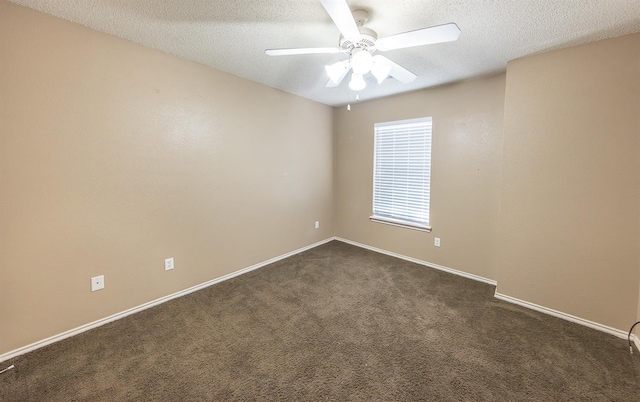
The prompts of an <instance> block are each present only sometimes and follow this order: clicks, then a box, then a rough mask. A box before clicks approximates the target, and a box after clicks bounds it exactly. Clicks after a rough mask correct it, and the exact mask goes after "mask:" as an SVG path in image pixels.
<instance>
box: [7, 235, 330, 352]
mask: <svg viewBox="0 0 640 402" xmlns="http://www.w3.org/2000/svg"><path fill="white" fill-rule="evenodd" d="M332 240H335V237H330V238H328V239H325V240H322V241H319V242H317V243H313V244H310V245H308V246H306V247H302V248H299V249H297V250H294V251H291V252H289V253H286V254H282V255H279V256H277V257H274V258H271V259H269V260H266V261H262V262H259V263H257V264H255V265H252V266H250V267H246V268H243V269H241V270H238V271H235V272H232V273H230V274H227V275H224V276H221V277H219V278H216V279H212V280H210V281H207V282H204V283H201V284H199V285H195V286H192V287H190V288H187V289H184V290H181V291H179V292H176V293H173V294H170V295H168V296H164V297H161V298H159V299H156V300H153V301H150V302H147V303H144V304H141V305H139V306H136V307H133V308H130V309H128V310H125V311H122V312H120V313H116V314H113V315H110V316H108V317H105V318H102V319H100V320H97V321H94V322H91V323H89V324H85V325H81V326H79V327H77V328H74V329H71V330H69V331H65V332H63V333H61V334H58V335H54V336H51V337H49V338H46V339H43V340H41V341H38V342H34V343H32V344H30V345H27V346H23V347H21V348H18V349H15V350H12V351H10V352H7V353H4V354H2V355H0V362H3V361H5V360H9V359H12V358H14V357H17V356H20V355H22V354H25V353H28V352H31V351H33V350H36V349H39V348H41V347H43V346H46V345H49V344H52V343H54V342H58V341H61V340H63V339H66V338H69V337H72V336H74V335H78V334H80V333H82V332H85V331H88V330H90V329H93V328H96V327H99V326H101V325H104V324H108V323H110V322H112V321H116V320H119V319H121V318H124V317H126V316H128V315H131V314H135V313H138V312H140V311H142V310H146V309H148V308H150V307H153V306H157V305H158V304H161V303H164V302H167V301H169V300H171V299H175V298H178V297H181V296H184V295H188V294H189V293H193V292H195V291H198V290H200V289H204V288H206V287H209V286H211V285H215V284H216V283H220V282H223V281H226V280H228V279H231V278H235V277H236V276H239V275H242V274H246V273H247V272H250V271H253V270H255V269H258V268H262V267H264V266H265V265H269V264H272V263H274V262H276V261H280V260H282V259H285V258H287V257H291V256H292V255H295V254H299V253H302V252H303V251H307V250H310V249H312V248H315V247H318V246H320V245H322V244H325V243H328V242H330V241H332Z"/></svg>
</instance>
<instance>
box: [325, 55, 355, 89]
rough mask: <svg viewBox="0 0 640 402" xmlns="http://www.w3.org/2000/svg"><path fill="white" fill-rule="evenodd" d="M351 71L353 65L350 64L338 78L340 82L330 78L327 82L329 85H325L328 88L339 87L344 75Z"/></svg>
mask: <svg viewBox="0 0 640 402" xmlns="http://www.w3.org/2000/svg"><path fill="white" fill-rule="evenodd" d="M347 63H349V62H348V61H347ZM349 71H351V66H349V67H347V68H345V69H344V73H343V74H342V75H341V76H340V78H339V79H338V82H333V81H332V80H329V81H328V82H327V85H325V87H327V88H335V87H337V86H338V85H340V83H341V82H342V80H344V77H346V76H347V74H349Z"/></svg>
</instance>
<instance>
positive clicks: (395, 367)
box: [0, 241, 640, 401]
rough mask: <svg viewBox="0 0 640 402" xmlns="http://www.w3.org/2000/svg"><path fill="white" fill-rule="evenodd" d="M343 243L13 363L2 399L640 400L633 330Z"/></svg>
mask: <svg viewBox="0 0 640 402" xmlns="http://www.w3.org/2000/svg"><path fill="white" fill-rule="evenodd" d="M493 292H494V288H493V287H492V286H489V285H485V284H482V283H478V282H475V281H472V280H468V279H465V278H461V277H458V276H454V275H451V274H447V273H443V272H440V271H437V270H434V269H430V268H427V267H424V266H420V265H416V264H413V263H410V262H406V261H403V260H399V259H395V258H392V257H388V256H385V255H381V254H377V253H374V252H371V251H368V250H364V249H360V248H358V247H354V246H351V245H348V244H345V243H341V242H337V241H334V242H331V243H328V244H325V245H323V246H320V247H317V248H315V249H312V250H309V251H306V252H304V253H302V254H298V255H296V256H293V257H290V258H287V259H285V260H282V261H280V262H277V263H275V264H272V265H269V266H267V267H264V268H262V269H259V270H256V271H253V272H251V273H248V274H245V275H242V276H240V277H236V278H234V279H231V280H229V281H226V282H223V283H220V284H217V285H214V286H212V287H209V288H207V289H204V290H201V291H199V292H196V293H192V294H190V295H188V296H185V297H182V298H179V299H176V300H173V301H170V302H167V303H165V304H162V305H160V306H156V307H153V308H151V309H148V310H145V311H143V312H141V313H138V314H135V315H132V316H129V317H126V318H124V319H122V320H119V321H116V322H113V323H110V324H107V325H105V326H102V327H100V328H97V329H94V330H91V331H89V332H86V333H83V334H81V335H78V336H75V337H73V338H69V339H66V340H64V341H61V342H58V343H55V344H53V345H50V346H47V347H44V348H42V349H39V350H37V351H35V352H32V353H29V354H26V355H23V356H20V357H18V358H16V359H13V360H12V361H8V362H4V363H3V364H2V365H0V366H2V367H6V366H8V365H9V364H15V366H16V369H15V370H12V371H10V372H8V373H5V374H2V375H0V400H2V401H27V400H28V401H72V400H108V401H115V400H117V401H141V400H158V401H160V400H162V401H173V400H176V401H177V400H181V401H192V400H211V401H227V400H296V401H316V400H329V401H364V400H367V401H369V400H386V401H390V400H393V401H407V400H433V401H445V400H452V401H459V400H474V401H478V400H498V401H519V400H536V401H538V400H547V401H560V400H619V401H631V400H640V354H634V355H633V356H630V355H629V350H628V347H627V345H626V341H625V340H621V339H618V338H615V337H613V336H610V335H607V334H604V333H601V332H598V331H595V330H591V329H589V328H586V327H583V326H580V325H576V324H572V323H569V322H566V321H563V320H560V319H556V318H553V317H550V316H547V315H544V314H540V313H537V312H534V311H530V310H527V309H524V308H521V307H518V306H515V305H512V304H508V303H505V302H502V301H499V300H496V299H495V298H494V297H493Z"/></svg>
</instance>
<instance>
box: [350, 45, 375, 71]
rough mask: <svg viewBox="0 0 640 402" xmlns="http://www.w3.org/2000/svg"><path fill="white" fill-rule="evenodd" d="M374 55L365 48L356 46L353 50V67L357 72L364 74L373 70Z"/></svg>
mask: <svg viewBox="0 0 640 402" xmlns="http://www.w3.org/2000/svg"><path fill="white" fill-rule="evenodd" d="M372 65H373V56H371V53H369V52H368V51H367V50H365V49H361V48H355V49H353V52H351V68H352V69H353V72H354V73H356V74H360V75H364V74H366V73H368V72H369V71H371V66H372Z"/></svg>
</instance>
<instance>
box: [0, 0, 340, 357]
mask: <svg viewBox="0 0 640 402" xmlns="http://www.w3.org/2000/svg"><path fill="white" fill-rule="evenodd" d="M0 30H1V31H0V61H1V63H2V66H1V72H0V96H1V98H0V189H1V193H0V239H1V242H0V317H1V318H0V322H1V323H0V354H2V353H5V352H8V351H10V350H13V349H15V348H18V347H22V346H25V345H27V344H29V343H31V342H34V341H38V340H41V339H43V338H46V337H48V336H52V335H55V334H58V333H61V332H63V331H66V330H69V329H71V328H74V327H76V326H79V325H82V324H86V323H89V322H91V321H94V320H97V319H100V318H103V317H105V316H108V315H111V314H114V313H117V312H120V311H123V310H125V309H128V308H131V307H134V306H137V305H140V304H142V303H145V302H148V301H150V300H154V299H156V298H158V297H161V296H165V295H168V294H171V293H173V292H176V291H179V290H182V289H185V288H187V287H190V286H193V285H196V284H199V283H202V282H205V281H207V280H211V279H213V278H216V277H219V276H221V275H224V274H227V273H230V272H233V271H236V270H238V269H241V268H244V267H247V266H250V265H252V264H255V263H258V262H261V261H264V260H267V259H269V258H272V257H275V256H278V255H281V254H283V253H287V252H290V251H293V250H295V249H298V248H300V247H303V246H306V245H309V244H312V243H314V242H317V241H320V240H323V239H326V238H328V237H330V236H332V235H333V232H334V230H333V210H332V203H333V194H332V191H333V190H332V186H333V184H332V182H333V180H332V174H333V173H332V164H333V134H332V109H331V108H329V107H327V106H324V105H320V104H317V103H314V102H311V101H308V100H305V99H302V98H299V97H296V96H293V95H289V94H286V93H284V92H280V91H277V90H274V89H270V88H267V87H265V86H262V85H259V84H256V83H252V82H249V81H247V80H243V79H240V78H237V77H234V76H231V75H229V74H224V73H221V72H218V71H214V70H212V69H210V68H208V67H205V66H202V65H198V64H196V63H192V62H187V61H183V60H180V59H178V58H175V57H173V56H169V55H167V54H163V53H161V52H158V51H154V50H150V49H147V48H144V47H142V46H138V45H135V44H133V43H130V42H127V41H124V40H121V39H117V38H115V37H111V36H108V35H105V34H102V33H98V32H96V31H93V30H90V29H88V28H85V27H82V26H79V25H75V24H72V23H69V22H66V21H63V20H61V19H57V18H54V17H51V16H47V15H45V14H41V13H39V12H35V11H31V10H29V9H26V8H22V7H20V6H16V5H12V4H9V3H6V2H0ZM315 220H320V222H321V228H320V229H318V230H315V229H314V221H315ZM168 257H174V258H175V264H176V268H175V270H174V271H170V272H165V271H164V259H165V258H168ZM99 274H104V275H105V276H106V288H105V290H102V291H99V292H95V293H91V292H90V290H89V278H90V277H91V276H94V275H99Z"/></svg>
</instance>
